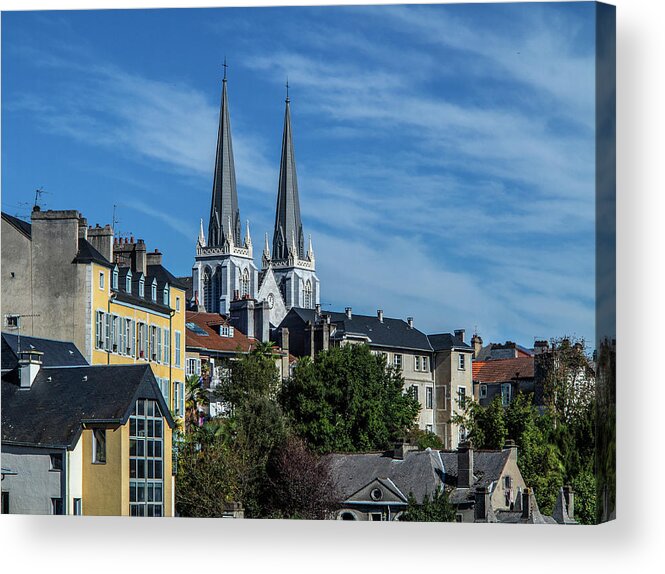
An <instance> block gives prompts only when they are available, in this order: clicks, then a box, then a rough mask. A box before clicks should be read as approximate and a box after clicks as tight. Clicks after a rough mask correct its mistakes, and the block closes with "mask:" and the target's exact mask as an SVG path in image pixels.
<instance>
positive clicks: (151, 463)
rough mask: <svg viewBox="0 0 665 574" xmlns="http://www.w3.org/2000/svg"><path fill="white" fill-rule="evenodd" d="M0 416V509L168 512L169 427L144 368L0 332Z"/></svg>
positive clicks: (156, 390) (66, 345)
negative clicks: (92, 359) (98, 360)
mask: <svg viewBox="0 0 665 574" xmlns="http://www.w3.org/2000/svg"><path fill="white" fill-rule="evenodd" d="M12 337H13V338H12ZM19 347H20V349H22V350H19ZM2 415H3V426H2V461H3V474H6V476H3V481H2V491H3V493H2V494H3V507H4V508H3V512H8V513H11V514H74V515H107V516H173V514H174V492H173V480H172V458H171V441H172V432H173V429H174V427H175V421H174V420H173V418H172V417H171V415H170V413H169V409H168V407H167V405H166V402H165V401H164V397H163V396H162V393H161V391H160V389H159V388H158V386H157V382H156V380H155V377H154V375H153V374H152V370H151V369H150V367H149V366H148V365H147V364H143V365H140V364H139V365H97V366H91V365H87V364H86V362H85V360H84V359H83V357H82V356H81V355H80V353H79V352H78V351H77V350H76V348H75V347H74V346H73V344H71V343H64V342H60V341H49V340H45V339H39V338H34V337H23V338H22V342H21V343H19V341H18V337H16V336H10V335H7V334H3V370H2ZM5 470H7V472H6V473H5Z"/></svg>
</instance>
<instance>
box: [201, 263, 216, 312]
mask: <svg viewBox="0 0 665 574" xmlns="http://www.w3.org/2000/svg"><path fill="white" fill-rule="evenodd" d="M203 306H204V307H205V310H206V311H207V312H208V313H214V312H215V308H214V304H213V297H212V278H211V277H210V268H206V270H205V271H204V272H203Z"/></svg>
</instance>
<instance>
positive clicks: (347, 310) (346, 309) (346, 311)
mask: <svg viewBox="0 0 665 574" xmlns="http://www.w3.org/2000/svg"><path fill="white" fill-rule="evenodd" d="M344 312H345V313H346V316H347V317H348V318H349V319H351V318H352V317H353V314H352V311H351V307H346V308H345V309H344Z"/></svg>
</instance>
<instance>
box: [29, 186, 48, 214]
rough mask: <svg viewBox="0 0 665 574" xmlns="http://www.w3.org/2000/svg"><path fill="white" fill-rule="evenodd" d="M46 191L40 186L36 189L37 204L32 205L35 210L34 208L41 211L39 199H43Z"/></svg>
mask: <svg viewBox="0 0 665 574" xmlns="http://www.w3.org/2000/svg"><path fill="white" fill-rule="evenodd" d="M45 193H46V192H45V191H44V190H43V189H42V188H41V187H38V188H37V189H35V204H34V205H33V206H32V209H33V211H34V210H37V211H39V209H40V207H39V200H40V199H41V197H42V195H43V194H45Z"/></svg>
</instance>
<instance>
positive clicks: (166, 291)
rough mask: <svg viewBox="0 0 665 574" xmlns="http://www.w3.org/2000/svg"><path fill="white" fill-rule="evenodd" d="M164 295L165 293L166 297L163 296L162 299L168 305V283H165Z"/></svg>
mask: <svg viewBox="0 0 665 574" xmlns="http://www.w3.org/2000/svg"><path fill="white" fill-rule="evenodd" d="M163 295H164V298H163V300H162V301H163V303H164V305H168V304H169V286H168V285H164V293H163Z"/></svg>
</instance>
